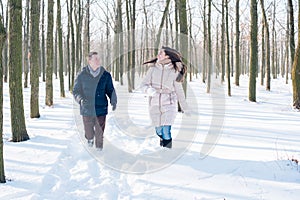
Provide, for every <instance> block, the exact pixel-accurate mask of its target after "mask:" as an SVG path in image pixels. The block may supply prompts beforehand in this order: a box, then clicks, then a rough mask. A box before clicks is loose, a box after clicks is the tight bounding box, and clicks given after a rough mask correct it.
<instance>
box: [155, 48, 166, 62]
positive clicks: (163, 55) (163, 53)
mask: <svg viewBox="0 0 300 200" xmlns="http://www.w3.org/2000/svg"><path fill="white" fill-rule="evenodd" d="M166 58H168V56H167V55H166V53H165V51H164V50H163V49H161V50H160V51H159V52H158V55H157V60H163V59H166Z"/></svg>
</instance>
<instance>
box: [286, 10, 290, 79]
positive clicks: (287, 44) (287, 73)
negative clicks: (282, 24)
mask: <svg viewBox="0 0 300 200" xmlns="http://www.w3.org/2000/svg"><path fill="white" fill-rule="evenodd" d="M286 24H287V28H286V41H285V51H286V55H285V57H286V64H285V83H286V84H288V81H289V68H290V59H289V29H290V26H289V13H288V12H287V23H286Z"/></svg>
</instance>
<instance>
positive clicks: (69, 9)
mask: <svg viewBox="0 0 300 200" xmlns="http://www.w3.org/2000/svg"><path fill="white" fill-rule="evenodd" d="M66 3H67V12H68V32H67V38H66V46H67V49H66V51H67V52H66V54H67V68H68V70H67V71H68V84H69V91H72V83H71V56H70V55H71V51H70V48H71V45H70V34H71V15H72V14H71V6H72V5H70V2H69V0H67V1H66Z"/></svg>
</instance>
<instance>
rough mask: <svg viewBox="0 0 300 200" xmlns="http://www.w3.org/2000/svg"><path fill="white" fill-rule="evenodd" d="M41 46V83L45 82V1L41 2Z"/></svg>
mask: <svg viewBox="0 0 300 200" xmlns="http://www.w3.org/2000/svg"><path fill="white" fill-rule="evenodd" d="M41 16H42V20H41V21H42V24H41V26H42V27H41V28H42V38H41V40H42V44H41V60H42V62H41V63H42V79H43V82H45V81H46V55H45V49H46V48H45V0H42V13H41Z"/></svg>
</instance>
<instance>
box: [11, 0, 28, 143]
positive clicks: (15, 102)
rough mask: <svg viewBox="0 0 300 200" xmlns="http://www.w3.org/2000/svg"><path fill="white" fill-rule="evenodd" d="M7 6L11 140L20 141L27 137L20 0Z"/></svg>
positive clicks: (14, 0)
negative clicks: (8, 13)
mask: <svg viewBox="0 0 300 200" xmlns="http://www.w3.org/2000/svg"><path fill="white" fill-rule="evenodd" d="M9 6H10V17H9V18H10V19H9V34H8V36H9V37H8V47H9V48H8V49H9V52H8V55H9V59H8V60H9V63H8V67H9V94H10V108H11V129H12V141H13V142H21V141H26V140H28V139H29V136H28V134H27V130H26V125H25V116H24V104H23V90H22V0H10V1H9Z"/></svg>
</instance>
